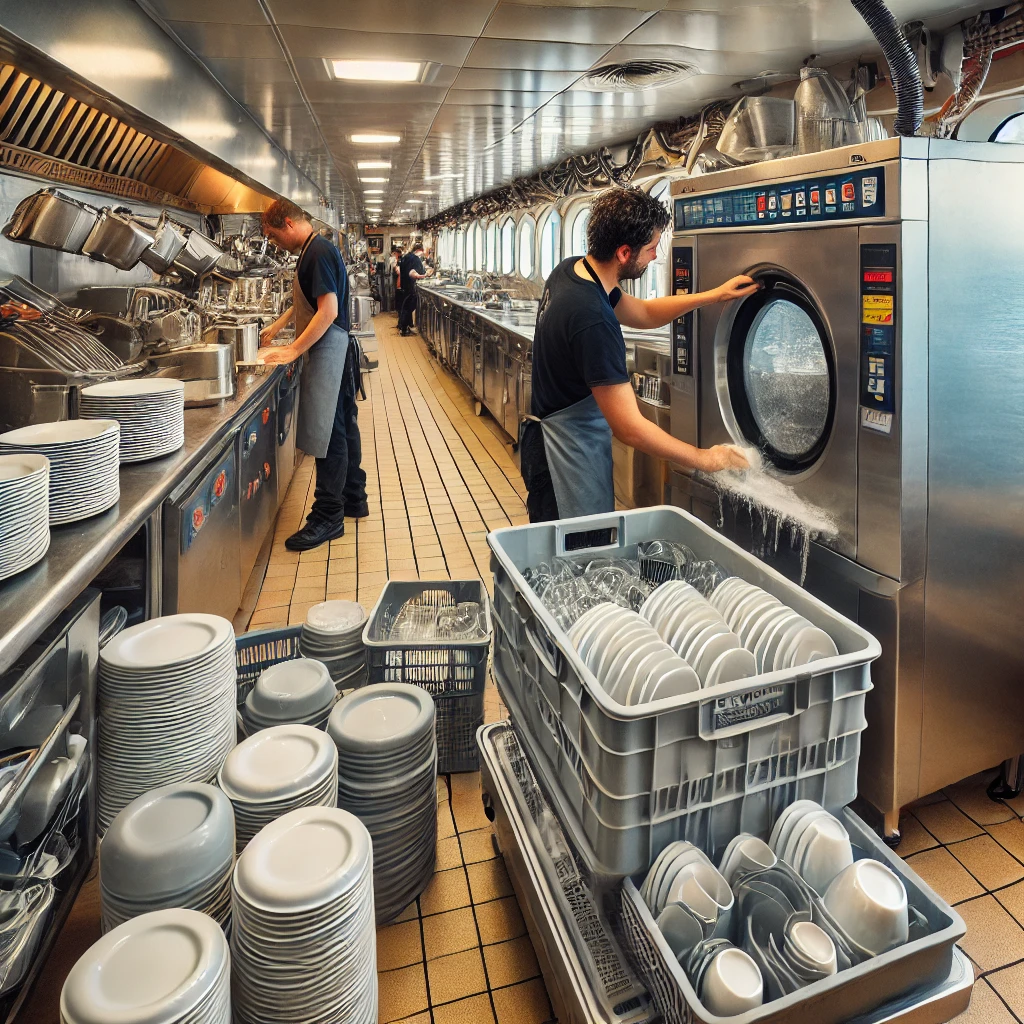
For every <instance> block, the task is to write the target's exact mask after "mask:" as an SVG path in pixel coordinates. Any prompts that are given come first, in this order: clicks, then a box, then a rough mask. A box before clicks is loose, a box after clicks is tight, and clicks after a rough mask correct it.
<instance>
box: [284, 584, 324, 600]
mask: <svg viewBox="0 0 1024 1024" xmlns="http://www.w3.org/2000/svg"><path fill="white" fill-rule="evenodd" d="M326 597H327V581H326V580H325V581H324V582H323V583H321V584H320V586H318V587H296V588H295V589H294V590H293V591H292V604H306V605H309V604H315V603H316V602H318V601H323V600H324V599H325V598H326Z"/></svg>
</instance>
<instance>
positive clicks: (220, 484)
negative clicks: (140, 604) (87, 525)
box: [163, 428, 243, 619]
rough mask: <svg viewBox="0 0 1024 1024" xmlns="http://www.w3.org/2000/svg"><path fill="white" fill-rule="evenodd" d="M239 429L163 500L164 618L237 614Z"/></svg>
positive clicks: (239, 585) (239, 579) (239, 586)
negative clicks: (187, 615) (195, 613)
mask: <svg viewBox="0 0 1024 1024" xmlns="http://www.w3.org/2000/svg"><path fill="white" fill-rule="evenodd" d="M237 436H238V430H237V428H236V429H235V430H233V431H232V432H231V436H230V437H229V438H227V439H226V440H225V441H224V442H223V443H222V444H221V446H220V447H219V448H218V449H217V450H216V452H214V454H213V455H211V456H210V457H209V458H208V459H206V460H205V461H204V462H203V464H202V465H201V466H200V467H199V468H198V469H196V470H195V471H194V472H193V473H191V474H189V476H188V477H186V478H185V480H184V481H183V482H182V483H181V484H179V486H178V487H177V488H176V489H175V490H174V491H172V492H171V494H170V495H169V496H168V497H167V498H166V499H165V501H164V509H163V527H164V533H163V536H164V551H163V554H164V573H163V579H164V590H163V614H164V615H171V614H173V613H175V612H210V613H211V614H214V615H223V616H224V618H226V619H230V618H232V617H233V616H234V614H235V612H237V611H238V604H239V601H240V599H241V596H242V582H243V576H242V573H241V569H240V564H239V563H240V560H239V502H238V483H237V481H238V462H237V452H236V438H237Z"/></svg>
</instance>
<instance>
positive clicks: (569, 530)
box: [555, 513, 626, 556]
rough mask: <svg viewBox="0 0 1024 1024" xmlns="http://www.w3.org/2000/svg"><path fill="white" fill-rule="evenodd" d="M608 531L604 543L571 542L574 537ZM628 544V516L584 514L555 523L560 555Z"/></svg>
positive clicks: (556, 546)
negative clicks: (606, 539) (607, 536)
mask: <svg viewBox="0 0 1024 1024" xmlns="http://www.w3.org/2000/svg"><path fill="white" fill-rule="evenodd" d="M600 531H606V532H607V533H608V534H609V538H608V541H607V542H606V543H604V544H593V543H586V542H583V543H579V544H571V543H570V539H571V538H573V537H580V538H582V537H585V536H586V535H589V534H595V533H598V532H600ZM625 546H626V518H625V516H621V515H617V514H615V513H612V514H610V515H596V516H582V517H581V518H579V519H569V520H566V521H565V522H560V523H557V524H556V525H555V552H556V553H557V554H558V555H559V556H564V555H579V554H580V553H582V552H585V551H607V550H609V549H610V548H617V549H621V548H624V547H625Z"/></svg>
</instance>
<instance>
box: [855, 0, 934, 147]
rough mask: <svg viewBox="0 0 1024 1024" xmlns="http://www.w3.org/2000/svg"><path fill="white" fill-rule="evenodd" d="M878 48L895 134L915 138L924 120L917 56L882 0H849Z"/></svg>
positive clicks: (922, 91)
mask: <svg viewBox="0 0 1024 1024" xmlns="http://www.w3.org/2000/svg"><path fill="white" fill-rule="evenodd" d="M850 2H851V3H852V4H853V6H854V8H856V10H857V13H858V14H859V15H860V16H861V17H862V18H863V19H864V21H865V22H866V23H867V26H868V28H870V29H871V33H872V35H874V37H875V39H877V40H878V44H879V46H881V47H882V53H883V54H885V59H886V61H887V62H888V64H889V72H890V74H891V75H892V88H893V92H895V93H896V120H895V121H893V131H894V132H895V133H896V134H897V135H916V134H917V130H918V128H920V127H921V122H922V121H923V120H924V90H923V88H922V86H921V71H920V68H919V67H918V64H917V57H915V56H914V51H913V50H912V49H911V48H910V44H909V43H908V42H907V40H906V38H905V37H904V35H903V33H902V31H900V27H899V25H898V24H897V22H896V19H895V18H894V17H893V16H892V12H891V11H890V10H889V8H888V7H886V6H885V4H884V3H882V0H850Z"/></svg>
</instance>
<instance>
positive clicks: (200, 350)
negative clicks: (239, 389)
mask: <svg viewBox="0 0 1024 1024" xmlns="http://www.w3.org/2000/svg"><path fill="white" fill-rule="evenodd" d="M150 362H151V363H153V364H154V365H155V366H157V367H159V368H160V369H159V372H158V376H160V377H174V378H176V379H177V380H180V381H184V383H185V405H186V406H188V407H189V408H193V407H196V406H200V405H212V404H214V403H215V402H219V401H220V400H221V399H224V398H231V397H232V396H233V395H234V393H235V351H234V349H233V348H232V347H231V346H230V345H200V346H197V347H196V348H186V349H181V350H179V351H177V352H171V353H168V354H167V355H156V356H150Z"/></svg>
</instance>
